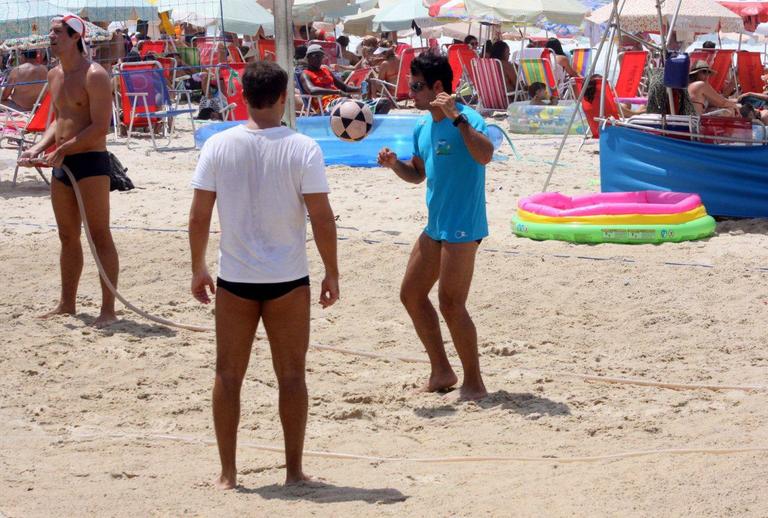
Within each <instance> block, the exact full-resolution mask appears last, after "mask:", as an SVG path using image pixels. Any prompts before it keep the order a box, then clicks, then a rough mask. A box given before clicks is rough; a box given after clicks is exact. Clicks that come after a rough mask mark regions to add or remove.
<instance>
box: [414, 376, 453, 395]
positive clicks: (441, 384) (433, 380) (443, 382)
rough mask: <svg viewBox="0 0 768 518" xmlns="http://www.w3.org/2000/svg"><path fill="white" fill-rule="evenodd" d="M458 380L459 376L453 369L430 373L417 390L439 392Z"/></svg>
mask: <svg viewBox="0 0 768 518" xmlns="http://www.w3.org/2000/svg"><path fill="white" fill-rule="evenodd" d="M458 381H459V378H458V377H456V373H454V372H453V371H447V372H441V373H436V374H431V375H430V376H429V380H428V381H427V382H426V383H425V384H424V386H423V387H421V388H420V389H419V392H441V391H444V390H448V389H449V388H451V387H453V386H454V385H456V383H457V382H458Z"/></svg>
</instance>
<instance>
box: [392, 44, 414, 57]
mask: <svg viewBox="0 0 768 518" xmlns="http://www.w3.org/2000/svg"><path fill="white" fill-rule="evenodd" d="M410 48H411V46H410V45H408V44H407V43H398V44H397V46H396V47H395V56H397V57H400V56H402V55H403V52H405V50H406V49H410Z"/></svg>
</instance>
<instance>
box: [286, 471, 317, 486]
mask: <svg viewBox="0 0 768 518" xmlns="http://www.w3.org/2000/svg"><path fill="white" fill-rule="evenodd" d="M314 481H315V479H313V478H312V477H310V476H309V475H305V474H304V473H303V472H300V473H299V474H298V475H286V476H285V485H286V486H297V485H300V484H304V483H305V482H314Z"/></svg>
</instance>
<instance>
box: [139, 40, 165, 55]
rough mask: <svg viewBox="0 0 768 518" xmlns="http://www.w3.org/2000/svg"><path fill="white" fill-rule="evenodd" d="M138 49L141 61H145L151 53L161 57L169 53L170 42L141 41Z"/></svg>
mask: <svg viewBox="0 0 768 518" xmlns="http://www.w3.org/2000/svg"><path fill="white" fill-rule="evenodd" d="M138 48H139V56H141V59H144V57H145V56H146V55H147V54H149V53H152V54H154V55H155V56H157V57H159V56H162V55H164V54H165V53H166V52H167V48H168V40H141V41H139V43H138Z"/></svg>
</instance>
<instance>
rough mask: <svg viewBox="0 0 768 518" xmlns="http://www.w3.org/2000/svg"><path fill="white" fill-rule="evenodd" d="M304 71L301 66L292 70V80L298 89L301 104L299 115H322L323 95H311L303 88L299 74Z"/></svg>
mask: <svg viewBox="0 0 768 518" xmlns="http://www.w3.org/2000/svg"><path fill="white" fill-rule="evenodd" d="M302 72H304V71H303V70H302V69H301V68H297V69H296V70H295V71H294V82H295V83H296V88H297V89H298V90H299V97H301V101H302V106H301V108H300V109H299V116H308V115H323V96H322V95H312V94H310V93H309V92H307V91H306V90H305V89H304V83H302V82H301V74H302Z"/></svg>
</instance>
